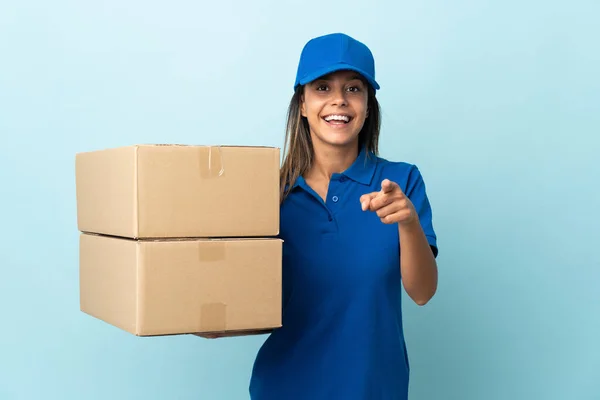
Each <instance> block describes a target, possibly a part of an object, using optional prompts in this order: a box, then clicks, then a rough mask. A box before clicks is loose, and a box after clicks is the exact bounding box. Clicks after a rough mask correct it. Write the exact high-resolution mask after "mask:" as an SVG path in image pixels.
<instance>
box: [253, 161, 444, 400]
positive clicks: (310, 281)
mask: <svg viewBox="0 0 600 400" xmlns="http://www.w3.org/2000/svg"><path fill="white" fill-rule="evenodd" d="M385 178H388V179H390V180H392V181H394V182H396V183H398V184H399V185H400V187H401V188H402V190H403V191H404V193H405V194H406V195H407V196H408V197H409V198H410V200H411V201H412V203H413V204H414V206H415V208H416V210H417V212H418V214H419V218H420V221H421V225H422V226H423V229H424V231H425V234H426V236H427V240H428V241H429V244H430V245H431V247H432V250H433V252H434V254H435V255H436V256H437V244H436V235H435V232H434V229H433V225H432V213H431V207H430V204H429V201H428V199H427V195H426V191H425V184H424V182H423V178H422V177H421V174H420V172H419V170H418V169H417V167H416V166H414V165H411V164H407V163H402V162H390V161H387V160H385V159H383V158H380V157H376V156H375V155H373V154H369V157H366V153H365V151H364V150H363V151H361V152H360V154H359V156H358V157H357V159H356V160H355V162H354V163H353V164H352V165H351V166H350V167H349V168H348V170H346V171H345V172H343V173H340V174H334V175H333V176H332V177H331V181H330V184H329V189H328V193H327V199H326V201H323V200H322V199H321V198H320V197H319V196H318V195H317V194H316V193H315V192H314V191H313V190H312V189H311V188H310V187H309V186H308V185H307V184H306V182H305V181H304V179H302V178H300V179H299V180H298V181H297V182H296V183H295V185H294V186H293V190H292V192H291V193H290V195H289V196H288V197H287V198H286V200H285V201H284V202H283V204H282V205H281V229H280V237H281V238H282V239H283V240H284V244H283V327H282V328H280V329H278V330H276V331H274V332H273V333H272V334H271V335H270V336H269V337H268V338H267V340H266V341H265V343H264V344H263V346H262V347H261V349H260V350H259V352H258V355H257V358H256V361H255V363H254V367H253V371H252V378H251V382H250V396H251V398H252V399H253V400H406V399H407V398H408V381H409V362H408V357H407V352H406V347H405V341H404V333H403V328H402V310H401V290H402V284H401V276H400V243H399V235H398V226H397V225H396V224H390V225H386V224H384V223H382V222H381V221H380V219H379V218H378V217H377V214H376V213H374V212H369V211H366V212H365V211H362V209H361V205H360V200H359V199H360V196H361V195H363V194H365V193H370V192H374V191H378V190H380V189H381V181H382V180H384V179H385Z"/></svg>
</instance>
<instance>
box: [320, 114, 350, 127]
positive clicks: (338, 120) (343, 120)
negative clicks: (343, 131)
mask: <svg viewBox="0 0 600 400" xmlns="http://www.w3.org/2000/svg"><path fill="white" fill-rule="evenodd" d="M323 120H324V121H325V122H327V123H329V124H333V125H344V124H347V123H348V122H350V121H351V120H352V117H350V116H348V115H342V114H331V115H326V116H325V117H323Z"/></svg>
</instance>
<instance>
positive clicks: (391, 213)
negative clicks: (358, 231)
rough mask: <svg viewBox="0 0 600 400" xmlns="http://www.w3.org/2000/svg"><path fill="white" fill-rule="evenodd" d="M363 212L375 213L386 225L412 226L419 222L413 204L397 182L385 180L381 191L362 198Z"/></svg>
mask: <svg viewBox="0 0 600 400" xmlns="http://www.w3.org/2000/svg"><path fill="white" fill-rule="evenodd" d="M360 203H361V205H362V209H363V211H367V210H368V211H374V212H375V213H377V216H378V217H379V218H380V219H381V222H383V223H384V224H395V223H397V224H400V225H410V224H412V223H414V222H416V221H418V220H419V216H418V215H417V212H416V210H415V207H414V206H413V204H412V202H411V201H410V199H409V198H408V196H406V195H405V194H404V192H403V191H402V189H400V186H399V185H398V184H397V183H396V182H392V181H390V180H389V179H384V180H383V182H381V190H380V191H378V192H372V193H367V194H364V195H362V196H361V197H360Z"/></svg>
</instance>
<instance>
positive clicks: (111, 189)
mask: <svg viewBox="0 0 600 400" xmlns="http://www.w3.org/2000/svg"><path fill="white" fill-rule="evenodd" d="M279 157H280V156H279V149H278V148H271V147H243V146H217V147H211V146H184V145H136V146H129V147H119V148H113V149H106V150H99V151H91V152H85V153H78V154H77V155H76V166H75V169H76V191H77V224H78V228H79V230H80V231H81V232H88V233H102V234H106V235H113V236H120V237H129V238H179V237H271V236H277V234H278V233H279V163H280V158H279Z"/></svg>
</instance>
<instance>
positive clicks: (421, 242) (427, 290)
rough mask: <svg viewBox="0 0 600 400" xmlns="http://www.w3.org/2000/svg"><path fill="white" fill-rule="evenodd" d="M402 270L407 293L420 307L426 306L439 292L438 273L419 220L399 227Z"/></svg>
mask: <svg viewBox="0 0 600 400" xmlns="http://www.w3.org/2000/svg"><path fill="white" fill-rule="evenodd" d="M398 230H399V233H400V248H401V252H400V266H401V267H400V268H401V273H402V281H403V283H404V288H405V290H406V293H407V294H408V295H409V296H410V298H411V299H413V301H414V302H415V303H417V304H418V305H425V304H426V303H427V302H428V301H429V300H430V299H431V298H432V297H433V295H434V294H435V292H436V290H437V282H438V271H437V264H436V261H435V257H434V255H433V252H432V251H431V247H430V246H429V243H428V242H427V238H426V237H425V233H424V232H423V229H422V228H421V224H420V223H419V221H418V220H414V221H413V222H411V223H409V224H408V225H401V224H399V225H398Z"/></svg>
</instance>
